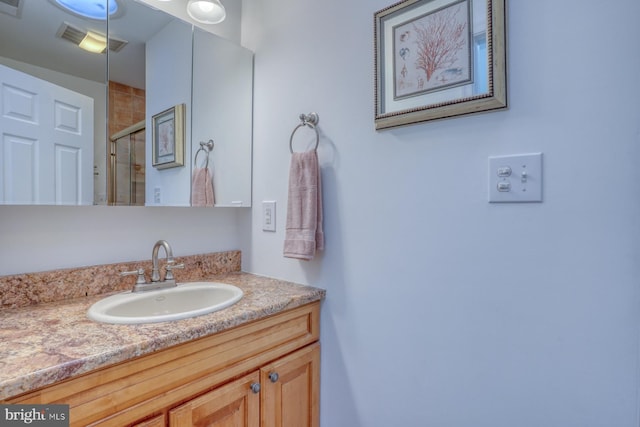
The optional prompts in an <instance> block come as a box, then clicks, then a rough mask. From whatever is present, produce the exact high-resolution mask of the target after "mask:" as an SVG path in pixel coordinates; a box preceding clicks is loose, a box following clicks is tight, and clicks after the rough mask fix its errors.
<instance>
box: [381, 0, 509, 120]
mask: <svg viewBox="0 0 640 427" xmlns="http://www.w3.org/2000/svg"><path fill="white" fill-rule="evenodd" d="M505 1H506V0H404V1H401V2H399V3H396V4H393V5H391V6H389V7H387V8H385V9H382V10H380V11H378V12H376V13H375V14H374V33H375V34H374V44H375V127H376V129H377V130H380V129H387V128H393V127H397V126H404V125H409V124H414V123H420V122H425V121H429V120H437V119H443V118H448V117H455V116H461V115H466V114H473V113H478V112H482V111H491V110H501V109H505V108H507V79H506V50H505V31H506V23H505Z"/></svg>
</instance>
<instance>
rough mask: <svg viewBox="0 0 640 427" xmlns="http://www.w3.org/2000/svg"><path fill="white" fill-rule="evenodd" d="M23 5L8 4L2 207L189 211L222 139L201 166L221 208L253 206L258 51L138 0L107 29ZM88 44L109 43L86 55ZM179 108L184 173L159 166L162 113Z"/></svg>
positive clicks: (127, 1) (42, 1)
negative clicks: (156, 120) (155, 126)
mask: <svg viewBox="0 0 640 427" xmlns="http://www.w3.org/2000/svg"><path fill="white" fill-rule="evenodd" d="M15 3H16V4H17V6H15V7H13V6H11V7H9V6H7V7H5V6H4V5H3V4H1V3H0V38H1V39H2V40H8V41H11V42H9V43H4V42H3V43H2V44H0V73H2V74H0V79H2V80H1V81H0V90H1V93H0V96H1V102H0V107H1V108H2V112H1V114H0V138H1V139H0V204H12V205H25V204H36V205H60V204H63V205H92V204H101V205H107V204H110V205H146V206H190V205H191V181H192V180H191V176H192V169H193V167H194V164H195V163H194V160H195V155H196V152H197V149H198V148H200V144H199V142H200V141H208V140H214V141H215V144H214V148H213V150H211V151H210V152H208V153H207V158H206V159H205V157H204V156H203V153H200V155H199V157H198V159H197V160H198V163H203V162H204V161H205V160H208V161H209V168H210V171H211V175H212V177H213V179H212V181H213V189H214V194H215V196H216V197H215V206H250V204H251V202H250V201H251V183H250V182H251V179H250V177H251V123H252V119H251V113H252V108H251V103H252V98H251V96H252V80H253V55H252V53H251V52H250V51H248V50H247V49H244V48H242V47H240V46H238V45H236V44H234V43H232V42H229V41H227V40H224V39H222V38H220V37H219V36H216V35H214V34H211V33H208V32H206V31H204V30H202V29H194V27H193V26H192V25H191V24H190V23H187V22H185V21H182V20H181V19H178V18H176V17H175V16H172V15H170V14H168V13H166V12H163V11H160V10H158V9H156V8H152V7H150V6H149V5H146V4H144V3H142V2H138V1H135V0H117V10H115V11H113V13H112V14H111V15H110V16H109V19H108V23H107V21H105V20H100V19H95V18H92V17H84V16H81V15H79V14H76V13H72V12H69V11H67V10H65V9H64V8H63V7H61V6H60V5H59V4H57V0H19V1H17V2H15ZM87 3H97V2H87ZM105 3H106V0H105ZM112 4H113V0H109V5H110V6H111V5H112ZM107 28H108V31H107ZM107 34H108V36H107V37H105V35H107ZM87 35H88V36H89V37H87ZM85 38H87V39H92V38H93V39H96V40H94V42H96V43H98V44H99V43H100V42H101V41H102V42H104V40H105V39H106V38H108V40H109V48H108V49H104V48H100V47H97V48H95V49H97V50H98V52H102V53H92V52H89V51H86V50H83V49H81V48H80V47H79V46H78V44H79V43H80V42H81V41H82V40H83V39H85ZM100 49H104V50H103V51H101V50H100ZM218 50H219V51H218ZM204 67H209V68H204ZM240 76H242V77H240ZM226 79H229V80H226ZM192 94H193V96H192ZM177 105H184V112H185V113H184V115H185V117H184V139H183V140H182V145H181V149H183V150H184V166H180V167H172V168H168V169H158V168H156V167H153V165H152V152H151V143H152V142H153V135H152V128H151V127H152V118H153V116H155V115H157V114H159V113H161V112H162V111H165V110H167V109H168V108H171V107H174V106H177ZM196 111H197V114H194V112H196ZM192 135H193V138H192ZM200 166H202V165H200Z"/></svg>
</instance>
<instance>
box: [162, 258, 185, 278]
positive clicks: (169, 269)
mask: <svg viewBox="0 0 640 427" xmlns="http://www.w3.org/2000/svg"><path fill="white" fill-rule="evenodd" d="M176 268H184V263H180V264H174V263H172V262H170V263H167V266H166V267H165V269H166V270H167V272H166V273H165V275H164V280H175V277H174V276H173V270H174V269H176Z"/></svg>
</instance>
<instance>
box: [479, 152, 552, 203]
mask: <svg viewBox="0 0 640 427" xmlns="http://www.w3.org/2000/svg"><path fill="white" fill-rule="evenodd" d="M489 202H491V203H521V202H542V153H530V154H519V155H512V156H496V157H489Z"/></svg>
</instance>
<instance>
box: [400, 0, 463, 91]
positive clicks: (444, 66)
mask: <svg viewBox="0 0 640 427" xmlns="http://www.w3.org/2000/svg"><path fill="white" fill-rule="evenodd" d="M470 2H471V0H463V1H459V2H456V3H453V4H451V5H449V6H446V7H444V8H441V9H438V10H436V11H434V12H430V13H428V14H426V15H422V16H420V17H418V18H415V19H413V20H411V21H408V22H405V23H403V24H401V25H398V26H396V27H394V29H393V42H394V52H395V54H394V55H395V58H394V83H395V85H394V88H395V98H396V99H398V98H403V97H407V96H413V95H420V94H424V93H428V92H433V91H436V90H442V89H444V88H448V87H451V86H457V85H460V84H465V83H468V82H470V81H471V76H472V73H471V44H470V36H469V15H470V13H469V11H470Z"/></svg>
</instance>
